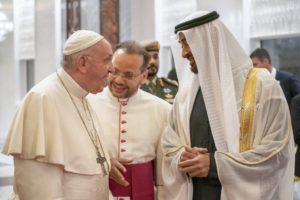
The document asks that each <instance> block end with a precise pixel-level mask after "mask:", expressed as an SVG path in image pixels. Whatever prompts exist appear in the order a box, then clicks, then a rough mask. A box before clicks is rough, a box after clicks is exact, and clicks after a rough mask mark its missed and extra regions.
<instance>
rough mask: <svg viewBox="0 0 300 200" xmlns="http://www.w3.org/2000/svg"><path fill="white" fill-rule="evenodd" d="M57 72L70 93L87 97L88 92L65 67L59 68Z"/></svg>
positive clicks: (79, 96)
mask: <svg viewBox="0 0 300 200" xmlns="http://www.w3.org/2000/svg"><path fill="white" fill-rule="evenodd" d="M57 74H58V75H59V77H60V78H61V80H62V81H63V83H64V84H65V86H66V89H67V90H68V91H69V92H70V94H72V95H74V96H76V97H78V98H82V97H85V96H86V95H87V94H88V92H87V91H86V90H84V89H83V88H82V87H81V86H80V85H79V84H78V83H77V82H76V81H75V80H74V79H73V78H72V77H71V76H70V75H69V74H68V73H67V72H66V71H65V70H64V69H63V68H60V69H58V70H57Z"/></svg>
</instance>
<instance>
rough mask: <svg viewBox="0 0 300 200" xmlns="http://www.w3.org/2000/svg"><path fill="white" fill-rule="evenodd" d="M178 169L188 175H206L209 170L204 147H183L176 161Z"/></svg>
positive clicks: (207, 156)
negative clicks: (177, 161)
mask: <svg viewBox="0 0 300 200" xmlns="http://www.w3.org/2000/svg"><path fill="white" fill-rule="evenodd" d="M178 166H179V170H180V171H181V172H182V173H186V174H188V175H189V176H190V177H207V176H208V172H209V154H208V153H207V149H206V148H198V147H193V148H191V147H185V151H184V152H183V153H182V154H181V157H180V161H179V163H178Z"/></svg>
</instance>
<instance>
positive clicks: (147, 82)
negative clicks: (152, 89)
mask: <svg viewBox="0 0 300 200" xmlns="http://www.w3.org/2000/svg"><path fill="white" fill-rule="evenodd" d="M156 80H157V76H155V77H154V78H153V79H152V80H149V79H147V80H146V82H145V84H146V85H149V84H150V82H152V83H153V84H154V85H156Z"/></svg>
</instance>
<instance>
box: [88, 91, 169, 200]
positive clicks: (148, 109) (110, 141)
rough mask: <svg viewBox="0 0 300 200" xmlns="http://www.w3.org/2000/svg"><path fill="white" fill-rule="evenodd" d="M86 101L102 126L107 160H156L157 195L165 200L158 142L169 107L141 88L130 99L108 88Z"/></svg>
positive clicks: (140, 161) (164, 126) (135, 161)
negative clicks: (116, 94)
mask: <svg viewBox="0 0 300 200" xmlns="http://www.w3.org/2000/svg"><path fill="white" fill-rule="evenodd" d="M88 99H89V101H90V102H91V105H92V107H93V108H94V110H95V112H96V114H97V116H98V117H99V119H100V122H101V124H102V127H103V133H104V135H105V137H104V141H105V144H106V146H107V147H108V152H109V155H110V157H111V158H122V159H126V160H130V161H132V164H138V163H146V162H149V161H152V160H156V173H155V174H156V184H157V192H158V193H157V195H158V199H164V198H163V197H162V195H163V187H162V185H163V183H162V180H161V162H160V161H161V156H162V152H161V144H160V139H161V136H162V133H163V131H164V129H165V128H166V125H167V118H168V116H169V111H170V109H171V106H170V104H168V103H167V102H166V101H164V100H162V99H160V98H158V97H156V96H154V95H151V94H149V93H147V92H144V91H142V90H140V89H139V90H138V91H137V93H135V94H134V95H133V96H132V97H130V98H129V99H123V100H122V99H118V98H116V97H114V96H113V95H112V93H111V92H110V90H109V89H108V88H106V89H104V91H103V92H102V93H100V94H97V95H89V96H88Z"/></svg>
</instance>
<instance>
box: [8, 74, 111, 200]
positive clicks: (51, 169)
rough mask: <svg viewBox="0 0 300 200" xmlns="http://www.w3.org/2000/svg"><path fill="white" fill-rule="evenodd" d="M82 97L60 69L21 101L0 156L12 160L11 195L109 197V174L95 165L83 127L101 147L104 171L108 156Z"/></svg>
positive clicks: (95, 199) (32, 197) (97, 199)
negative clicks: (11, 157) (9, 157)
mask: <svg viewBox="0 0 300 200" xmlns="http://www.w3.org/2000/svg"><path fill="white" fill-rule="evenodd" d="M59 77H60V79H61V80H60V79H59ZM61 81H63V83H64V85H63V84H62V82H61ZM68 92H69V94H68ZM70 95H71V96H72V99H73V102H74V103H75V104H76V106H75V105H74V103H73V102H72V99H71V98H70ZM86 95H87V92H86V91H85V90H84V89H82V88H81V87H80V86H79V85H78V84H77V83H76V82H75V81H74V80H73V79H72V78H71V77H70V76H69V75H68V74H67V73H66V72H65V71H64V70H63V69H59V70H58V71H57V73H54V74H52V75H50V76H49V77H47V78H46V79H44V80H43V81H41V82H40V83H39V84H37V85H36V86H35V87H33V88H32V89H31V91H30V92H28V94H27V95H26V96H25V98H24V99H23V101H22V104H21V106H20V108H19V110H18V112H17V114H16V115H15V118H14V120H13V123H12V125H11V128H10V130H9V133H8V137H7V140H6V143H5V145H4V149H3V153H5V154H10V155H13V156H14V161H15V177H14V192H15V193H16V194H17V195H18V196H19V197H20V199H22V200H23V199H25V200H41V199H45V200H46V199H47V200H48V199H49V200H50V199H51V200H53V199H64V200H71V199H72V200H73V199H78V200H87V199H89V200H104V199H109V189H108V175H104V173H103V172H104V171H103V169H102V166H101V165H100V164H99V163H97V162H96V158H97V154H96V150H95V146H94V144H93V142H92V141H91V138H90V137H89V135H88V132H87V129H90V130H89V131H95V132H97V134H99V138H100V145H101V146H102V148H99V151H100V154H101V155H102V156H105V157H106V159H107V162H105V163H104V168H105V170H106V171H107V172H108V171H109V167H110V162H109V156H108V154H107V153H106V150H105V147H104V146H103V145H104V144H103V143H102V141H101V140H102V137H103V136H102V131H101V129H100V124H99V122H98V121H97V117H96V115H95V113H94V111H93V110H92V109H91V108H88V107H86V106H89V105H88V103H87V102H86V99H85V96H86ZM84 102H85V103H86V104H85V107H84ZM76 107H77V108H76ZM89 107H90V106H89ZM77 109H78V111H77ZM87 109H89V110H90V114H87V113H88V112H87ZM78 112H80V115H81V117H80V115H79V113H78ZM83 121H84V122H83ZM91 122H93V123H91ZM84 123H85V124H86V125H84ZM92 124H94V126H95V129H96V130H94V129H93V125H92ZM85 126H86V127H85ZM18 196H17V197H16V199H17V198H18Z"/></svg>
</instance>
